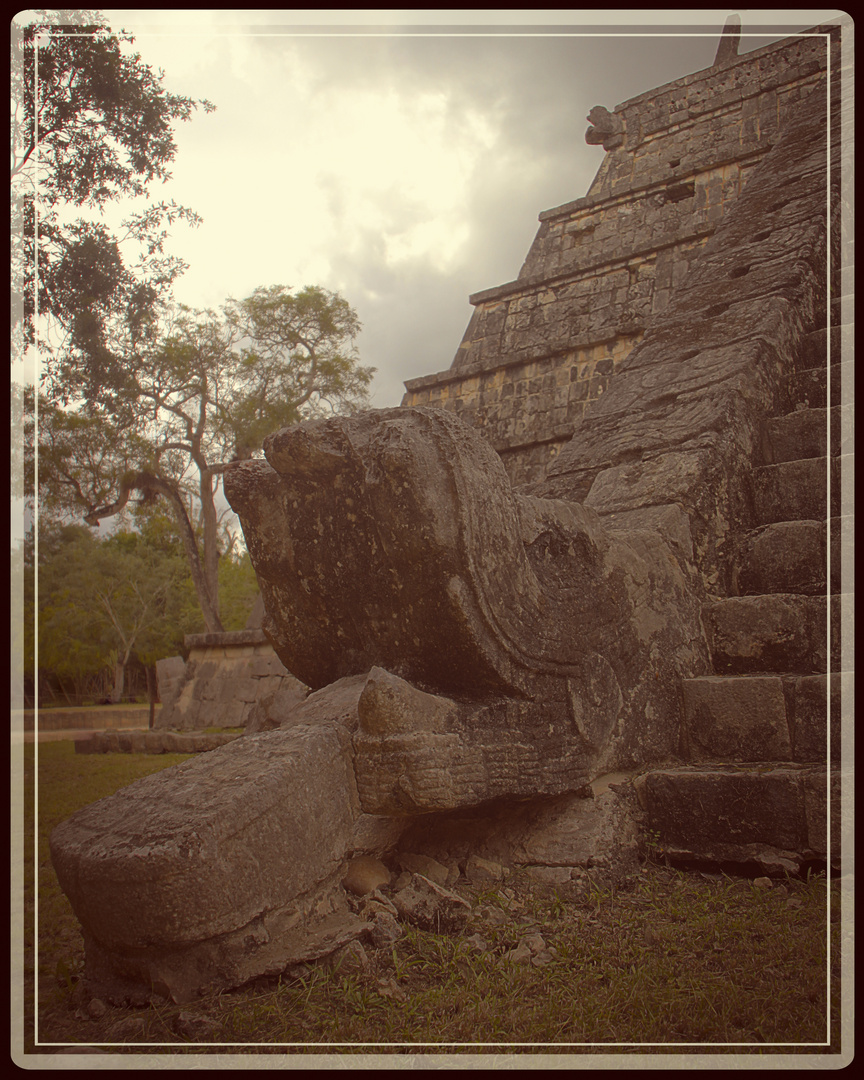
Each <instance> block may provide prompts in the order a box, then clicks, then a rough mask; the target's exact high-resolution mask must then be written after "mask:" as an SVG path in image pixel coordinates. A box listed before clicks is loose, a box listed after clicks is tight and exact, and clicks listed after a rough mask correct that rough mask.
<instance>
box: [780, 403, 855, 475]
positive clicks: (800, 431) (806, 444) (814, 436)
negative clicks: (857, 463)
mask: <svg viewBox="0 0 864 1080" xmlns="http://www.w3.org/2000/svg"><path fill="white" fill-rule="evenodd" d="M852 408H853V407H852V406H851V405H846V406H841V405H836V406H834V408H832V409H831V410H830V414H829V410H828V409H812V408H811V409H796V411H795V412H791V413H788V414H787V415H786V416H777V417H774V418H773V419H771V420H768V421H767V422H766V424H765V429H764V432H763V439H762V454H763V463H764V464H765V465H777V464H779V463H780V462H784V461H798V460H800V459H802V458H818V457H834V456H836V455H837V454H842V453H849V452H850V451H851V449H852ZM829 421H830V431H829ZM829 435H830V439H831V445H830V448H829V445H828V439H829ZM844 436H845V438H844Z"/></svg>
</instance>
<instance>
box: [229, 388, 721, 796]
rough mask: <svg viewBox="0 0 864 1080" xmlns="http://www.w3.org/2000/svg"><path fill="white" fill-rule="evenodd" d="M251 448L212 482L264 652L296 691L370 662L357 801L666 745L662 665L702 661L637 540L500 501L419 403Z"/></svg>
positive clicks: (485, 463)
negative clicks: (261, 615) (249, 586)
mask: <svg viewBox="0 0 864 1080" xmlns="http://www.w3.org/2000/svg"><path fill="white" fill-rule="evenodd" d="M265 455H266V457H267V461H266V462H246V463H243V465H242V467H238V468H235V469H234V470H232V472H231V473H230V474H229V475H228V476H227V477H226V493H227V495H228V498H229V499H230V500H231V503H232V505H233V506H234V508H235V509H236V510H237V512H238V514H239V515H240V518H241V521H242V523H243V527H244V532H245V535H246V538H247V543H248V545H249V550H250V554H251V555H252V558H253V561H254V563H255V567H256V572H257V574H258V578H259V583H260V585H261V590H262V595H263V596H264V600H265V606H266V608H267V612H268V614H267V619H266V622H265V627H266V630H267V633H268V635H269V636H270V639H271V640H272V641H273V643H274V646H275V648H276V650H277V652H278V654H279V656H280V658H281V659H282V661H283V663H284V664H285V665H286V667H287V668H289V669H290V670H292V671H294V672H295V673H296V674H297V675H298V677H299V678H300V679H302V680H303V681H304V682H306V683H308V684H309V685H311V686H321V685H325V684H327V683H328V682H330V681H332V680H333V679H336V678H340V677H342V676H345V675H352V674H358V673H361V672H366V671H370V669H379V668H380V669H383V671H381V672H380V674H377V675H375V674H374V671H373V676H374V677H373V676H370V684H369V686H368V687H367V690H366V691H364V697H363V699H361V734H360V736H359V737H358V743H357V746H358V761H360V762H361V764H360V765H358V769H359V770H360V775H359V777H358V784H359V786H360V791H361V797H362V798H363V799H364V803H367V804H368V805H367V809H369V810H370V811H373V812H379V813H383V812H387V813H398V812H400V809H403V810H411V811H417V810H424V809H427V810H431V809H436V810H440V809H447V808H452V807H455V806H459V805H467V804H470V803H474V802H481V801H484V800H485V799H489V798H494V797H498V796H499V795H506V794H511V795H512V794H518V793H524V794H528V793H529V792H532V791H533V792H535V793H538V792H541V793H542V792H545V793H553V792H560V791H565V790H568V789H569V788H572V786H573V785H574V783H575V784H576V786H578V784H579V783H582V782H584V780H585V779H591V778H592V777H593V776H594V775H597V773H598V772H599V771H608V770H610V769H612V768H618V767H623V766H624V765H626V764H632V763H634V762H635V761H637V760H645V759H644V758H643V757H641V755H644V754H649V753H650V754H659V755H668V754H670V753H674V749H675V747H676V746H677V742H678V737H679V716H680V714H679V706H678V703H677V679H678V677H679V676H680V675H681V674H682V673H684V672H696V671H698V670H700V669H704V666H705V664H706V662H707V654H706V652H705V649H704V644H703V643H702V633H701V626H700V622H699V614H698V611H699V604H698V600H697V598H696V597H695V596H694V595H693V594H692V592H691V587H690V585H689V584H688V581H687V579H686V578H685V576H684V574H683V572H682V570H681V568H680V566H679V563H678V561H677V560H676V558H675V557H674V556H673V554H672V552H671V550H670V548H669V547H668V545H667V544H666V543H665V542H664V541H663V540H662V539H661V538H660V537H659V536H658V535H657V534H654V533H650V532H647V531H637V530H633V531H629V532H627V531H615V532H607V531H606V530H604V529H603V527H602V525H601V524H600V522H599V520H598V519H597V517H596V515H594V514H593V513H592V512H591V511H590V510H587V509H585V508H582V507H579V506H577V505H575V504H570V503H566V502H563V501H560V500H540V499H533V498H530V497H524V496H516V495H514V494H513V492H512V491H511V489H510V485H509V483H508V480H507V476H506V473H505V471H504V468H503V466H502V465H501V462H500V460H499V459H498V458H497V456H496V455H495V454H494V452H493V451H492V450H491V448H490V447H489V446H488V444H487V443H485V441H483V440H482V439H481V438H480V437H479V436H478V435H476V434H475V433H474V432H472V431H471V430H470V429H469V428H467V427H466V426H465V425H464V424H462V423H461V422H460V421H459V420H458V419H457V418H455V417H453V416H451V415H450V414H448V413H445V412H442V411H439V410H426V409H419V408H418V409H411V410H383V411H380V412H375V413H366V414H363V415H362V416H359V417H354V418H351V419H346V418H340V419H333V420H327V421H317V422H314V423H310V424H304V425H301V426H298V427H295V428H290V429H287V430H286V431H283V432H280V433H278V434H276V435H274V436H271V437H270V438H269V439H268V440H267V441H266V443H265ZM325 568H326V569H325ZM387 673H389V674H387ZM373 699H374V701H373ZM364 705H368V709H366V710H364V708H363V707H364ZM367 711H368V713H369V714H370V715H369V718H368V719H367V717H366V712H367ZM373 716H374V719H373V718H372V717H373ZM405 717H407V718H408V720H407V722H406V721H405V719H404V718H405ZM366 760H368V762H369V764H368V767H367V766H366V765H365V764H362V762H365V761H366Z"/></svg>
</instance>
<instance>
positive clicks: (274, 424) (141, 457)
mask: <svg viewBox="0 0 864 1080" xmlns="http://www.w3.org/2000/svg"><path fill="white" fill-rule="evenodd" d="M106 325H107V327H108V328H109V329H110V333H106V334H104V335H102V336H100V338H99V339H98V340H94V339H92V338H76V337H74V336H73V337H71V338H70V340H69V342H68V344H67V347H66V349H65V350H64V355H63V359H62V363H61V364H60V365H59V367H58V382H57V385H58V387H61V388H62V390H63V393H64V394H65V396H66V399H67V401H71V400H76V401H79V402H82V404H81V405H80V406H79V407H78V408H77V409H75V410H74V411H70V410H69V409H68V408H64V407H62V406H61V404H58V403H56V402H52V401H50V400H49V399H47V398H45V399H44V400H43V401H42V402H41V403H40V414H41V417H42V419H41V422H40V434H39V455H40V487H41V488H42V489H43V494H42V495H41V498H42V504H41V505H42V506H43V509H44V510H45V511H46V512H55V513H58V514H61V515H62V514H66V515H68V514H69V512H70V511H73V512H74V511H77V512H78V513H79V514H81V513H83V515H84V520H86V521H87V522H88V523H89V524H91V525H96V524H98V523H99V522H100V521H102V520H104V519H106V518H109V517H112V516H114V515H116V514H119V513H121V512H122V511H124V510H125V509H126V507H127V505H128V504H129V500H130V498H131V497H132V496H133V494H137V496H138V497H139V498H140V499H141V500H143V501H144V502H153V501H156V500H160V499H161V500H163V501H164V503H165V505H166V506H167V507H168V508H169V509H170V512H171V514H172V515H173V518H174V521H175V523H176V527H177V529H178V533H179V535H180V537H181V538H182V541H183V544H184V547H185V552H186V557H187V561H188V565H189V570H190V573H191V576H192V580H193V583H194V585H195V589H196V592H197V595H198V599H199V602H200V604H201V610H202V613H203V616H204V621H205V624H206V626H207V629H208V630H210V631H219V630H221V629H223V623H222V620H221V617H220V613H219V572H218V568H219V557H220V552H221V551H224V550H225V549H226V547H227V543H226V537H225V535H224V530H220V522H219V518H220V513H219V505H218V501H217V495H218V491H219V487H220V482H221V475H222V473H223V472H224V471H225V469H226V468H230V467H231V465H232V463H233V462H235V461H238V460H243V459H245V458H248V457H249V456H251V455H252V454H253V453H254V452H255V451H257V450H258V449H259V448H260V447H261V445H262V442H263V440H264V437H265V435H266V434H268V433H269V432H271V431H274V430H277V429H278V428H280V427H284V426H285V425H287V424H290V423H294V422H297V421H298V420H301V419H303V418H305V417H309V416H314V415H321V414H322V413H326V412H337V411H342V412H344V411H351V410H353V409H356V408H357V407H359V406H362V405H365V404H367V402H368V387H369V384H370V383H371V380H372V376H373V374H374V369H373V368H369V367H364V366H362V365H361V364H360V363H359V359H358V356H357V350H356V345H355V338H356V335H357V334H358V332H359V330H360V323H359V320H358V319H357V316H356V313H355V312H354V311H353V309H352V308H351V306H350V305H349V304H348V302H347V301H346V300H345V299H344V298H342V297H341V296H339V295H338V294H335V293H330V292H327V291H326V290H324V289H322V288H319V287H315V286H307V287H306V288H303V289H300V290H298V291H296V292H292V290H291V289H290V288H287V287H284V286H271V287H268V288H264V287H262V288H259V289H256V290H255V292H254V293H253V294H252V295H251V296H249V297H247V298H245V299H244V300H230V301H228V302H227V303H226V305H225V306H224V308H223V310H222V312H221V313H217V312H214V311H195V310H192V309H190V308H187V307H183V306H164V307H163V308H162V309H161V312H160V317H159V318H158V319H156V318H148V319H146V320H141V321H140V322H133V321H131V320H130V319H129V317H128V316H121V317H118V318H117V319H115V320H112V321H111V322H110V323H109V324H106ZM112 495H113V496H114V497H113V498H112V497H111V496H112Z"/></svg>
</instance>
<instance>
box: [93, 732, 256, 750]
mask: <svg viewBox="0 0 864 1080" xmlns="http://www.w3.org/2000/svg"><path fill="white" fill-rule="evenodd" d="M239 737H240V733H239V732H237V733H235V732H230V731H220V732H213V733H208V732H204V731H182V732H181V731H100V732H96V733H95V734H94V735H90V736H88V737H86V738H83V739H76V740H75V753H76V754H107V753H114V754H117V753H120V754H200V753H203V752H204V751H206V750H215V749H216V747H217V746H224V745H225V743H229V742H232V741H233V740H234V739H238V738H239Z"/></svg>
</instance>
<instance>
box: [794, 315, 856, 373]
mask: <svg viewBox="0 0 864 1080" xmlns="http://www.w3.org/2000/svg"><path fill="white" fill-rule="evenodd" d="M854 337H855V328H854V326H853V325H852V324H848V325H845V326H840V325H839V323H838V322H837V321H836V320H833V319H832V325H831V329H830V330H829V329H827V328H823V329H822V330H814V331H813V333H811V334H808V335H807V336H806V337H805V338H804V341H803V342H802V344H801V349H800V350H799V353H798V364H797V366H798V368H799V370H801V371H803V370H805V369H807V368H822V369H823V370H824V369H825V367H826V366H827V364H828V361H829V359H830V361H831V363H832V364H839V363H840V362H841V359H843V360H847V359H849V360H851V359H852V349H853V344H854ZM841 354H843V355H842V356H841Z"/></svg>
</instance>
